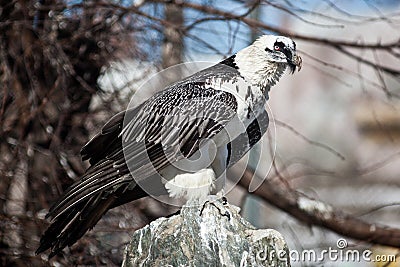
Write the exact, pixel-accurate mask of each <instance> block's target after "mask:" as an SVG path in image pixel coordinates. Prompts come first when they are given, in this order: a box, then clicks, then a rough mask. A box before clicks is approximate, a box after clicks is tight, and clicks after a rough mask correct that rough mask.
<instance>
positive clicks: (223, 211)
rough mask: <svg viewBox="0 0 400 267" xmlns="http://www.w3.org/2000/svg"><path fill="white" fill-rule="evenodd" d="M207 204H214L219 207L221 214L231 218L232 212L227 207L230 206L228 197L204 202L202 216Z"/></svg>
mask: <svg viewBox="0 0 400 267" xmlns="http://www.w3.org/2000/svg"><path fill="white" fill-rule="evenodd" d="M214 197H215V196H214ZM207 204H209V205H213V206H214V207H215V208H217V210H218V211H219V214H220V215H222V216H226V217H227V218H228V220H230V219H231V214H230V212H229V211H228V210H227V209H226V207H227V206H228V199H227V198H226V197H222V198H221V201H219V198H218V199H213V200H207V201H206V202H204V204H203V207H202V208H201V210H200V216H202V215H203V211H204V209H205V207H206V205H207Z"/></svg>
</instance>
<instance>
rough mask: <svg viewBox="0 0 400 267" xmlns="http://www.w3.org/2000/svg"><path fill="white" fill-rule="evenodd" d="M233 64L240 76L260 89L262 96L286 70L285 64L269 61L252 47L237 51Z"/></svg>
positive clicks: (258, 50) (261, 52)
mask: <svg viewBox="0 0 400 267" xmlns="http://www.w3.org/2000/svg"><path fill="white" fill-rule="evenodd" d="M235 63H236V65H237V66H238V71H239V73H240V75H242V76H243V77H244V78H245V79H246V80H248V81H249V82H250V83H252V84H253V85H256V86H258V87H260V89H261V91H262V92H263V93H264V94H267V93H268V91H269V90H270V88H271V87H272V86H274V85H275V84H276V83H277V82H278V81H279V79H280V78H281V76H282V75H283V73H284V71H285V70H286V64H284V63H277V62H272V61H270V60H269V59H268V58H267V57H266V55H265V53H263V51H260V49H256V48H254V47H252V46H249V47H247V48H245V49H243V50H241V51H239V52H238V53H237V54H236V56H235Z"/></svg>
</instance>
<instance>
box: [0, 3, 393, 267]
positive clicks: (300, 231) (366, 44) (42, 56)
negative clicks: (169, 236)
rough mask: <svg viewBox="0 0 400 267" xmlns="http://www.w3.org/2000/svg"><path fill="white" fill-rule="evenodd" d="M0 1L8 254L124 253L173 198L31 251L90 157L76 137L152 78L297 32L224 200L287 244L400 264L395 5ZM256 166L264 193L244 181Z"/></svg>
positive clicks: (8, 257) (149, 202) (109, 260)
mask: <svg viewBox="0 0 400 267" xmlns="http://www.w3.org/2000/svg"><path fill="white" fill-rule="evenodd" d="M0 3H1V5H0V32H1V35H0V126H1V127H0V151H1V152H0V178H1V183H0V226H1V227H0V265H1V266H27V265H29V266H72V265H94V266H118V265H120V264H121V261H122V253H123V249H124V246H125V245H126V243H127V242H128V241H129V236H130V234H131V233H132V232H133V231H134V230H136V229H138V228H140V227H143V226H144V225H146V224H148V223H149V222H151V221H152V220H154V219H156V218H158V217H160V216H166V215H168V214H171V213H172V212H174V211H176V208H175V207H171V206H167V205H165V204H163V203H160V202H157V201H156V200H153V199H151V198H146V199H142V200H138V201H136V202H134V203H129V204H127V205H124V206H122V207H119V208H115V209H113V210H111V211H110V212H108V213H107V214H106V215H105V216H104V217H103V218H102V219H101V220H100V221H99V223H98V224H97V225H96V227H95V228H94V229H93V230H92V231H90V232H88V233H87V234H86V235H85V236H84V237H83V238H82V239H81V240H80V241H78V243H77V244H75V245H74V246H73V247H72V248H70V249H65V250H64V252H63V253H62V254H60V255H57V256H56V257H54V258H53V259H52V260H51V261H47V257H46V255H39V256H36V255H35V254H34V251H35V250H36V248H37V246H38V243H39V238H40V235H41V233H42V232H43V231H44V230H45V229H46V227H47V225H48V222H47V221H46V220H45V218H44V216H45V214H46V213H47V211H48V209H49V207H50V206H51V204H52V203H53V202H54V201H55V200H56V199H57V198H58V197H59V196H60V195H61V194H62V192H63V191H64V190H65V189H66V188H67V187H68V186H69V185H70V184H72V183H73V181H74V180H76V179H79V177H80V175H81V174H82V173H83V172H84V170H85V168H87V167H88V164H87V163H86V162H82V161H81V159H80V156H79V151H80V148H81V147H82V146H83V145H84V144H85V143H86V142H87V141H88V140H89V139H90V137H92V136H93V135H94V134H95V133H96V132H97V131H99V130H100V129H101V127H102V125H103V124H104V123H105V122H106V121H107V120H108V118H110V117H111V116H112V115H113V114H115V113H117V112H118V111H121V110H123V109H124V108H125V107H126V106H127V105H128V103H129V99H130V97H131V96H132V95H133V94H134V92H135V90H138V88H140V86H141V85H142V84H143V83H144V82H145V81H146V79H148V78H149V77H151V75H154V74H155V73H157V72H158V71H160V70H162V69H164V68H167V67H169V66H173V65H175V64H179V63H182V62H191V61H212V62H218V61H219V60H220V59H222V58H224V57H226V56H228V55H231V54H233V53H235V52H236V51H238V50H240V49H241V48H243V47H245V46H247V45H249V44H250V43H251V42H252V41H254V39H256V38H257V37H258V36H259V35H261V34H279V35H285V36H291V37H292V38H293V39H294V40H295V41H296V44H297V49H298V51H299V54H300V55H301V56H302V58H303V69H302V70H301V72H299V73H296V74H295V75H293V76H292V75H285V76H284V77H283V78H282V79H281V81H280V82H279V83H278V84H277V85H276V86H275V87H273V88H272V91H271V92H270V100H269V105H270V119H271V122H270V128H269V131H268V133H267V134H266V135H265V136H264V138H263V140H262V142H261V143H260V144H259V145H257V146H256V147H254V149H252V151H250V153H249V155H248V158H249V160H250V166H249V170H250V174H248V175H247V176H246V175H245V176H246V177H244V179H243V181H241V182H239V184H238V185H237V186H236V187H235V188H234V189H233V190H232V191H230V192H229V194H228V200H229V202H230V203H232V204H235V205H237V206H239V207H241V208H242V215H243V216H244V217H245V218H246V219H247V220H248V221H250V222H251V223H252V224H253V225H255V226H256V227H260V228H274V229H276V230H278V231H279V232H280V233H282V235H283V236H284V237H285V239H286V240H287V242H288V245H289V248H290V249H293V250H297V251H299V252H301V251H302V250H307V249H315V250H316V251H319V250H323V249H327V248H329V247H332V248H333V249H337V244H336V242H337V240H338V239H339V238H345V239H346V240H347V242H348V248H351V249H355V250H357V251H363V250H365V249H370V250H371V251H373V253H374V255H380V254H382V255H386V254H387V255H394V256H395V257H396V261H397V262H400V258H399V257H398V255H399V254H398V253H399V251H398V249H396V248H395V247H397V248H398V247H400V229H399V228H400V209H399V204H400V177H399V176H400V103H399V97H400V41H399V40H400V30H399V29H400V2H399V1H396V0H392V1H390V0H386V1H384V0H364V1H340V0H322V1H316V0H309V1H307V0H302V1H284V0H282V1H266V0H259V1H255V0H254V1H252V0H248V1H241V0H220V1H217V0H193V1H163V0H153V1H144V0H138V1H131V0H113V1H112V0H103V1H85V0H81V1H79V0H77V1H57V0H36V1H24V0H13V1H0ZM240 164H242V163H240V162H239V163H238V165H240ZM231 171H232V172H234V171H235V167H233V168H232V170H231ZM253 172H254V174H255V176H256V177H258V179H259V180H260V179H261V180H262V181H263V183H262V186H261V188H262V189H263V190H258V191H257V190H256V191H254V190H250V191H254V192H253V193H249V192H248V182H246V181H248V179H247V178H249V177H252V175H253ZM253 178H254V177H253ZM293 265H294V266H322V265H323V266H400V264H399V263H396V262H384V263H378V262H371V263H366V262H357V261H351V262H344V261H343V262H340V261H339V262H333V261H330V260H329V259H327V258H324V259H322V260H320V261H301V262H300V261H298V262H293Z"/></svg>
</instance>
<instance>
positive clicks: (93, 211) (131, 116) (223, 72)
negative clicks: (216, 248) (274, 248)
mask: <svg viewBox="0 0 400 267" xmlns="http://www.w3.org/2000/svg"><path fill="white" fill-rule="evenodd" d="M296 67H297V68H298V69H299V70H300V68H301V58H300V56H298V55H297V54H296V44H295V42H294V41H293V40H291V39H290V38H287V37H283V36H273V35H263V36H261V37H259V38H258V39H257V40H256V41H255V42H254V43H253V44H252V45H250V46H248V47H246V48H244V49H243V50H240V51H239V52H237V53H236V54H234V55H232V56H231V57H228V58H226V59H225V60H222V61H221V62H219V63H217V64H215V65H213V66H211V67H209V68H206V69H204V70H202V71H199V72H197V73H195V74H193V75H191V76H189V77H187V78H185V79H183V80H181V81H178V82H176V83H173V84H171V85H169V86H167V87H166V88H164V89H163V90H162V91H159V92H158V93H156V94H154V95H153V96H152V97H150V98H149V99H148V100H146V101H145V102H144V103H142V104H140V105H138V106H137V107H135V108H131V109H128V110H126V111H123V112H121V113H118V114H116V115H115V116H114V117H112V118H111V119H110V120H109V121H108V122H107V123H106V124H105V125H104V127H103V128H102V129H101V132H100V133H98V134H97V135H96V136H95V137H94V138H92V139H91V140H90V141H89V142H88V143H87V144H86V145H85V146H84V147H83V148H82V150H81V155H82V159H83V160H89V162H90V165H91V166H90V167H89V168H88V169H87V171H86V173H85V174H84V175H83V176H82V177H81V179H80V180H79V181H77V182H75V183H74V184H73V185H71V186H70V187H69V188H68V189H67V191H66V192H65V193H64V194H63V196H62V197H61V198H60V199H59V200H58V201H57V202H56V203H55V204H54V205H53V206H52V207H51V208H50V210H49V213H48V215H47V217H50V218H51V225H50V226H49V228H48V229H47V230H46V232H45V233H44V235H43V236H42V238H41V240H40V246H39V248H38V249H37V251H36V253H41V252H43V251H45V250H47V249H51V252H50V255H49V257H53V256H54V255H56V254H57V253H58V252H60V251H61V250H62V249H63V248H65V247H66V246H71V245H73V244H74V243H75V242H76V241H77V240H78V239H79V238H81V237H82V236H83V235H84V234H85V233H86V231H87V230H88V229H91V228H93V227H94V225H95V224H96V223H97V222H98V221H99V220H100V218H101V217H102V216H103V214H105V213H106V212H107V211H108V210H109V209H112V208H114V207H117V206H120V205H122V204H125V203H127V202H129V201H133V200H136V199H139V198H142V197H145V196H148V195H153V196H155V195H163V194H169V196H171V197H177V198H180V197H183V198H186V199H187V200H190V201H200V200H203V199H204V197H207V195H211V194H216V193H217V192H219V191H221V190H222V189H223V187H224V181H225V180H224V179H222V178H220V177H222V176H223V173H224V171H225V170H226V168H228V167H230V166H231V165H233V164H234V163H236V162H237V161H238V160H239V159H240V158H242V157H243V156H244V155H245V153H246V152H247V151H249V149H250V148H251V147H252V146H253V145H254V144H256V143H257V142H258V141H259V140H260V139H261V137H262V135H263V134H264V133H265V132H266V129H267V126H268V122H269V120H268V114H267V112H266V110H265V101H266V100H267V99H268V92H269V90H270V88H271V87H272V86H273V85H275V84H276V83H277V82H278V80H279V79H280V77H281V76H282V74H283V73H284V71H285V70H286V68H289V70H290V71H291V73H294V71H295V69H296ZM204 158H205V159H206V160H204ZM149 185H150V186H149ZM145 189H146V190H145ZM149 190H150V191H151V192H149Z"/></svg>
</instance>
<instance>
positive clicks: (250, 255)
mask: <svg viewBox="0 0 400 267" xmlns="http://www.w3.org/2000/svg"><path fill="white" fill-rule="evenodd" d="M239 210H240V209H239V208H238V207H235V206H232V205H229V204H226V205H223V204H222V203H221V202H220V201H214V202H212V203H206V204H204V207H199V206H187V207H183V208H182V210H181V212H180V214H178V215H174V216H171V217H169V218H159V219H157V220H155V221H153V222H152V223H150V224H149V225H147V226H145V227H143V228H142V229H139V230H137V231H136V232H135V233H134V234H133V237H132V240H131V242H130V243H129V244H128V245H127V247H126V250H125V256H124V261H123V263H122V266H124V267H130V266H135V267H136V266H174V267H175V266H196V267H197V266H229V267H230V266H243V267H244V266H290V261H289V250H288V247H287V245H286V242H285V240H284V239H283V237H282V236H281V234H280V233H279V232H277V231H275V230H272V229H255V227H253V226H252V225H251V224H250V223H248V222H247V221H246V220H244V219H243V218H242V217H241V216H240V214H239Z"/></svg>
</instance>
